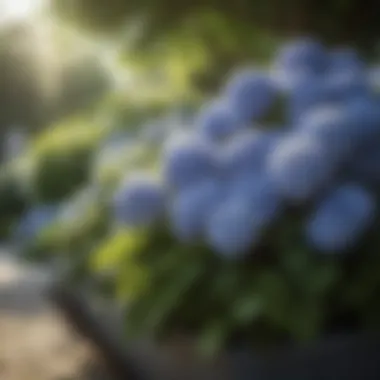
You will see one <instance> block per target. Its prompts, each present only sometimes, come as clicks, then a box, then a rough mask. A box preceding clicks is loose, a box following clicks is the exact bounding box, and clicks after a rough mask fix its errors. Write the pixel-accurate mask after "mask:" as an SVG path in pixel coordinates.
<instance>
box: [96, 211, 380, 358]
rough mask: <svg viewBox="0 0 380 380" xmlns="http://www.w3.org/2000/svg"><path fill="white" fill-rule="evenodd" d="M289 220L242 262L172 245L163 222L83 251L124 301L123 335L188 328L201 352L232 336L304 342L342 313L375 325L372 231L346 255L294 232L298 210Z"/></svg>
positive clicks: (378, 313) (339, 320) (378, 314)
mask: <svg viewBox="0 0 380 380" xmlns="http://www.w3.org/2000/svg"><path fill="white" fill-rule="evenodd" d="M291 219H292V220H290V219H289V217H287V220H283V221H280V222H279V224H278V225H277V226H275V227H274V229H273V230H272V231H271V232H270V237H268V239H267V240H266V241H265V242H264V243H263V245H262V246H260V247H258V248H257V249H256V251H255V252H252V257H251V258H250V259H248V260H246V261H244V262H231V261H228V260H222V259H220V258H218V257H216V256H215V255H214V254H213V252H211V251H210V250H209V249H208V248H206V247H204V246H202V245H186V246H184V245H181V244H179V243H178V242H176V241H175V240H173V238H172V237H171V236H170V234H169V233H167V232H166V228H165V227H163V228H155V229H152V230H151V231H143V232H142V231H133V230H118V231H117V232H115V234H111V235H108V237H107V238H106V240H105V241H104V242H103V244H102V245H101V246H100V248H99V249H98V250H97V251H96V253H95V254H94V255H93V259H92V262H93V269H94V270H95V271H96V272H97V273H103V272H106V273H108V274H109V275H110V278H112V281H113V283H114V287H115V296H116V297H117V298H118V299H119V300H121V301H122V302H123V303H125V304H126V305H128V312H127V314H126V316H125V324H126V333H127V334H128V336H132V335H140V334H143V335H147V336H151V337H155V338H156V339H160V338H167V337H168V336H170V335H171V334H175V333H176V332H181V333H185V334H190V335H192V336H193V337H195V338H196V339H197V341H198V346H199V349H200V351H201V352H202V353H204V354H206V355H212V354H215V352H216V351H218V350H220V349H223V348H224V347H225V345H228V344H230V343H231V342H233V341H235V339H241V338H243V339H244V340H245V341H248V342H249V343H251V344H253V345H255V346H258V345H262V344H264V345H266V344H273V343H278V342H281V341H283V340H285V341H299V342H304V341H309V340H311V339H315V338H317V337H318V336H320V335H323V334H324V333H326V332H328V331H330V329H331V328H336V327H338V328H339V327H341V325H343V324H344V322H345V321H344V318H346V317H351V316H352V315H353V316H354V318H355V319H356V320H359V321H360V326H361V328H367V327H370V328H378V327H379V322H380V308H379V302H378V301H377V300H378V298H377V297H378V295H379V292H380V280H379V276H378V272H379V268H380V266H379V265H380V260H379V258H378V255H376V254H375V253H374V251H373V248H374V247H376V246H378V238H377V237H376V233H374V231H372V232H371V233H370V234H369V236H367V239H366V240H365V243H364V244H363V245H362V246H361V247H360V249H358V250H357V251H355V252H352V253H351V255H352V256H351V255H349V256H348V257H345V258H341V257H336V256H330V257H322V256H321V255H320V254H317V253H315V252H313V251H312V250H310V248H308V247H307V245H306V244H305V243H304V242H303V239H302V238H301V237H300V236H299V233H300V232H299V231H300V223H302V220H303V218H302V215H301V214H297V213H294V215H293V217H292V218H291ZM376 244H377V245H376ZM351 314H352V315H351Z"/></svg>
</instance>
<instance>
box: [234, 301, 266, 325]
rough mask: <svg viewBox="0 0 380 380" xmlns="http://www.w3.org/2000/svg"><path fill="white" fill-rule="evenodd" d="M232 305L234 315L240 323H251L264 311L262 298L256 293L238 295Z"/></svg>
mask: <svg viewBox="0 0 380 380" xmlns="http://www.w3.org/2000/svg"><path fill="white" fill-rule="evenodd" d="M232 307H233V311H232V313H233V317H234V319H235V320H236V322H237V323H239V324H248V323H251V322H252V321H254V320H255V319H256V318H257V317H259V316H260V315H261V314H262V312H263V302H262V299H261V298H260V297H258V296H257V295H255V294H249V295H246V296H242V297H238V299H237V300H236V302H235V303H234V304H233V306H232Z"/></svg>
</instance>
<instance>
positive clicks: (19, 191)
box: [0, 170, 29, 239]
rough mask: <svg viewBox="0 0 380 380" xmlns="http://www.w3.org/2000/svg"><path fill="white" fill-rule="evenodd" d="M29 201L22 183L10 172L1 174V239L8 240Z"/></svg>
mask: <svg viewBox="0 0 380 380" xmlns="http://www.w3.org/2000/svg"><path fill="white" fill-rule="evenodd" d="M28 205H29V200H28V197H27V194H26V193H25V189H23V186H22V183H21V182H20V181H19V180H18V178H17V177H16V176H15V175H13V173H11V172H9V171H5V170H3V171H2V172H1V173H0V237H1V238H3V239H4V238H7V237H9V234H10V233H11V231H12V227H13V225H14V223H15V222H16V221H17V219H18V218H19V217H20V216H21V214H22V213H23V212H24V211H25V210H26V209H27V207H28Z"/></svg>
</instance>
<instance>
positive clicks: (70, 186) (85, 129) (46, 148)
mask: <svg viewBox="0 0 380 380" xmlns="http://www.w3.org/2000/svg"><path fill="white" fill-rule="evenodd" d="M103 133H104V130H103V129H102V128H101V126H98V125H96V124H93V123H91V122H90V123H89V122H88V121H86V120H82V119H80V118H79V119H73V120H71V119H70V120H69V121H66V122H63V123H61V124H59V125H57V126H55V127H51V128H50V129H49V130H48V131H46V132H45V133H44V134H42V135H41V136H40V137H38V138H37V140H36V141H35V142H34V144H32V147H31V150H30V152H28V153H27V155H28V158H29V160H30V161H31V163H30V171H31V173H30V175H29V180H30V186H31V191H32V194H33V196H34V197H35V198H36V199H37V200H38V201H42V202H47V203H49V202H57V201H60V200H62V199H64V198H65V197H67V196H69V195H70V194H72V193H74V191H75V190H77V189H79V187H81V186H82V185H84V184H85V183H86V182H87V181H88V180H89V178H90V168H91V163H92V161H91V160H92V155H93V152H94V150H95V148H96V147H97V144H98V142H99V140H100V138H101V137H102V135H103Z"/></svg>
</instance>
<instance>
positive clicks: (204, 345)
mask: <svg viewBox="0 0 380 380" xmlns="http://www.w3.org/2000/svg"><path fill="white" fill-rule="evenodd" d="M229 333H230V329H229V328H228V326H227V324H226V322H223V321H215V322H212V323H210V324H208V325H207V326H206V327H205V328H204V330H203V331H202V332H201V334H200V337H199V339H198V344H197V346H198V348H199V352H200V353H201V355H202V356H205V357H213V356H215V355H216V354H217V353H218V352H219V351H220V350H221V349H223V347H224V345H225V343H226V340H227V337H228V335H229Z"/></svg>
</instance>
